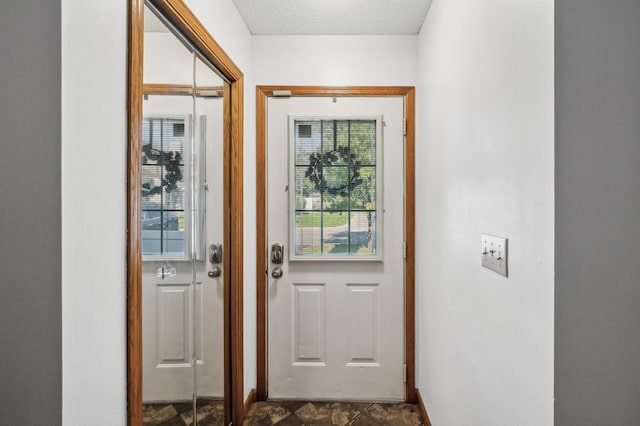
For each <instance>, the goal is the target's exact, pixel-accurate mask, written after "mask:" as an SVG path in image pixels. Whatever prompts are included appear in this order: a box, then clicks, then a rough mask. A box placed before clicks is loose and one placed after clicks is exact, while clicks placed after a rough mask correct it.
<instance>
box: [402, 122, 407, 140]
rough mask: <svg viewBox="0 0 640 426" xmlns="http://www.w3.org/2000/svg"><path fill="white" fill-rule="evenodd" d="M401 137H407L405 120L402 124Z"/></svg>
mask: <svg viewBox="0 0 640 426" xmlns="http://www.w3.org/2000/svg"><path fill="white" fill-rule="evenodd" d="M402 135H403V136H407V119H406V118H405V119H404V121H403V122H402Z"/></svg>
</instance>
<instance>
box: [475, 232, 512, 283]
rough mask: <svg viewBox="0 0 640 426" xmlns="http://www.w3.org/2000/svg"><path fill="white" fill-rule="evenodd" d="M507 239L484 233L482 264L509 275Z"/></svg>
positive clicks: (506, 275)
mask: <svg viewBox="0 0 640 426" xmlns="http://www.w3.org/2000/svg"><path fill="white" fill-rule="evenodd" d="M507 241H508V240H507V239H506V238H502V237H494V236H491V235H484V234H482V247H481V248H482V266H484V267H485V268H489V269H491V270H493V271H496V272H497V273H499V274H502V275H504V276H505V277H508V276H509V275H508V274H507Z"/></svg>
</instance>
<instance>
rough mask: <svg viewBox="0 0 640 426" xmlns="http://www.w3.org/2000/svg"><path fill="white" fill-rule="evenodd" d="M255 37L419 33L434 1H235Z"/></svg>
mask: <svg viewBox="0 0 640 426" xmlns="http://www.w3.org/2000/svg"><path fill="white" fill-rule="evenodd" d="M233 2H234V3H235V5H236V8H237V9H238V11H239V12H240V15H241V16H242V18H243V19H244V21H245V22H246V24H247V27H248V28H249V31H251V34H255V35H312V34H316V35H328V34H331V35H333V34H351V35H355V34H358V35H374V34H381V35H382V34H418V33H419V32H420V28H421V27H422V23H423V22H424V19H425V17H426V16H427V12H428V10H429V5H430V4H431V0H233Z"/></svg>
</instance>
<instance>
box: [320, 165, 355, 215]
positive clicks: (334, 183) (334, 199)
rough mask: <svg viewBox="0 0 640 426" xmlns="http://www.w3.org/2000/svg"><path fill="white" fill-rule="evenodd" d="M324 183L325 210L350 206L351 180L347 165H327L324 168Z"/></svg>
mask: <svg viewBox="0 0 640 426" xmlns="http://www.w3.org/2000/svg"><path fill="white" fill-rule="evenodd" d="M322 175H323V178H324V179H323V184H324V199H323V202H322V204H323V208H324V209H325V210H335V209H342V210H344V209H348V208H349V199H348V198H347V197H348V195H349V180H350V173H349V169H348V168H347V167H342V166H336V167H325V168H323V169H322Z"/></svg>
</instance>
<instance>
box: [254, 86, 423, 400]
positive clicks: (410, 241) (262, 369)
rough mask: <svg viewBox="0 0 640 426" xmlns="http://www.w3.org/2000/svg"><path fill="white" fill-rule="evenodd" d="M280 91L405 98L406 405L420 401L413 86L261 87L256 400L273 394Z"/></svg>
mask: <svg viewBox="0 0 640 426" xmlns="http://www.w3.org/2000/svg"><path fill="white" fill-rule="evenodd" d="M274 92H275V93H278V94H279V95H281V94H283V93H284V94H286V95H288V96H307V97H310V96H321V97H344V96H358V97H366V96H372V97H374V96H375V97H380V96H403V97H404V108H405V119H406V132H405V133H406V134H405V157H404V165H405V182H404V190H405V217H404V221H405V240H406V259H405V282H404V292H405V320H404V322H405V324H404V332H405V363H406V366H407V367H406V368H407V381H406V390H405V400H406V401H407V402H411V403H414V402H416V388H415V88H414V87H410V86H351V87H339V88H337V87H326V86H257V87H256V299H257V306H256V309H257V316H256V317H257V322H256V335H257V339H256V340H257V341H256V359H257V366H256V367H257V386H256V399H257V400H259V401H265V400H266V399H267V397H268V389H267V281H266V280H267V255H268V251H267V250H268V248H267V220H266V218H267V215H266V213H267V211H266V208H267V188H266V176H267V174H266V173H267V160H266V159H267V155H266V153H267V128H266V126H267V120H266V118H267V115H266V114H267V98H268V97H272V96H274Z"/></svg>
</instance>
